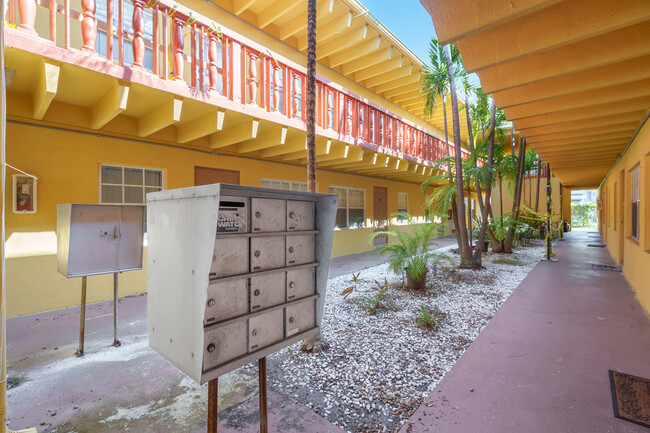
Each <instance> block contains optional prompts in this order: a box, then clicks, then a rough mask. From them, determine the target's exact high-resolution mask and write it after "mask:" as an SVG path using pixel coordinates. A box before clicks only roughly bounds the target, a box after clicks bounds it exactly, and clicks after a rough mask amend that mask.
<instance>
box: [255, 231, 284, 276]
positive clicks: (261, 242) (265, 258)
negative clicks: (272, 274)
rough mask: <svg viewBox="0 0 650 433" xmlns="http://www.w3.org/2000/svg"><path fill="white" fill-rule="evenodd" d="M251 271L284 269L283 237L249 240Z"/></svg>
mask: <svg viewBox="0 0 650 433" xmlns="http://www.w3.org/2000/svg"><path fill="white" fill-rule="evenodd" d="M250 257H251V271H252V272H256V271H265V270H269V269H278V268H283V267H284V236H269V237H259V238H251V253H250Z"/></svg>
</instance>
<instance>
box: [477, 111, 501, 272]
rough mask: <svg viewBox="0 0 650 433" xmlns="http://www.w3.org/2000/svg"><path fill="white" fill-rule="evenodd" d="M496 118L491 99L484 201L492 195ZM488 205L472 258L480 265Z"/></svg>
mask: <svg viewBox="0 0 650 433" xmlns="http://www.w3.org/2000/svg"><path fill="white" fill-rule="evenodd" d="M495 118H496V105H495V104H494V99H492V109H491V114H490V144H489V145H488V146H489V147H488V160H487V165H488V169H489V171H488V176H487V182H486V185H485V202H486V203H489V202H490V196H491V195H492V168H493V167H492V166H493V164H494V123H495ZM487 211H488V206H485V207H484V208H483V214H482V219H481V229H480V231H479V234H478V240H477V241H476V242H477V245H476V251H475V252H474V260H475V261H476V264H477V265H479V266H482V260H481V253H482V252H483V246H484V241H485V234H486V232H487V225H488V212H487Z"/></svg>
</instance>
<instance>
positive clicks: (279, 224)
mask: <svg viewBox="0 0 650 433" xmlns="http://www.w3.org/2000/svg"><path fill="white" fill-rule="evenodd" d="M286 218H287V202H286V201H285V200H275V199H268V198H253V199H251V223H252V224H251V225H252V228H253V230H252V231H253V232H283V231H286V230H287V220H286Z"/></svg>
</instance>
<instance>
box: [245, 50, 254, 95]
mask: <svg viewBox="0 0 650 433" xmlns="http://www.w3.org/2000/svg"><path fill="white" fill-rule="evenodd" d="M246 51H248V103H249V104H257V55H256V54H255V53H252V52H251V51H249V50H246Z"/></svg>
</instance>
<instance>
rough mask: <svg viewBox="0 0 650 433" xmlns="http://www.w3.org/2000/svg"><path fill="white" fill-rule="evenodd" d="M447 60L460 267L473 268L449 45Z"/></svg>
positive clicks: (447, 47) (446, 50)
mask: <svg viewBox="0 0 650 433" xmlns="http://www.w3.org/2000/svg"><path fill="white" fill-rule="evenodd" d="M444 51H445V60H446V61H447V75H448V76H449V93H450V94H451V114H452V116H453V125H454V148H455V155H454V158H455V163H456V178H455V180H456V210H457V213H458V215H459V218H458V231H460V234H459V237H460V242H459V244H458V248H459V249H460V267H461V268H473V267H475V265H476V264H475V262H474V257H473V256H472V248H471V247H470V245H469V241H468V238H467V224H465V218H460V215H465V201H464V195H465V194H464V191H463V158H462V152H461V147H460V120H459V116H458V99H457V98H456V83H455V80H456V77H455V75H454V66H453V64H452V62H451V53H450V51H449V46H446V47H445V49H444Z"/></svg>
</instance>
